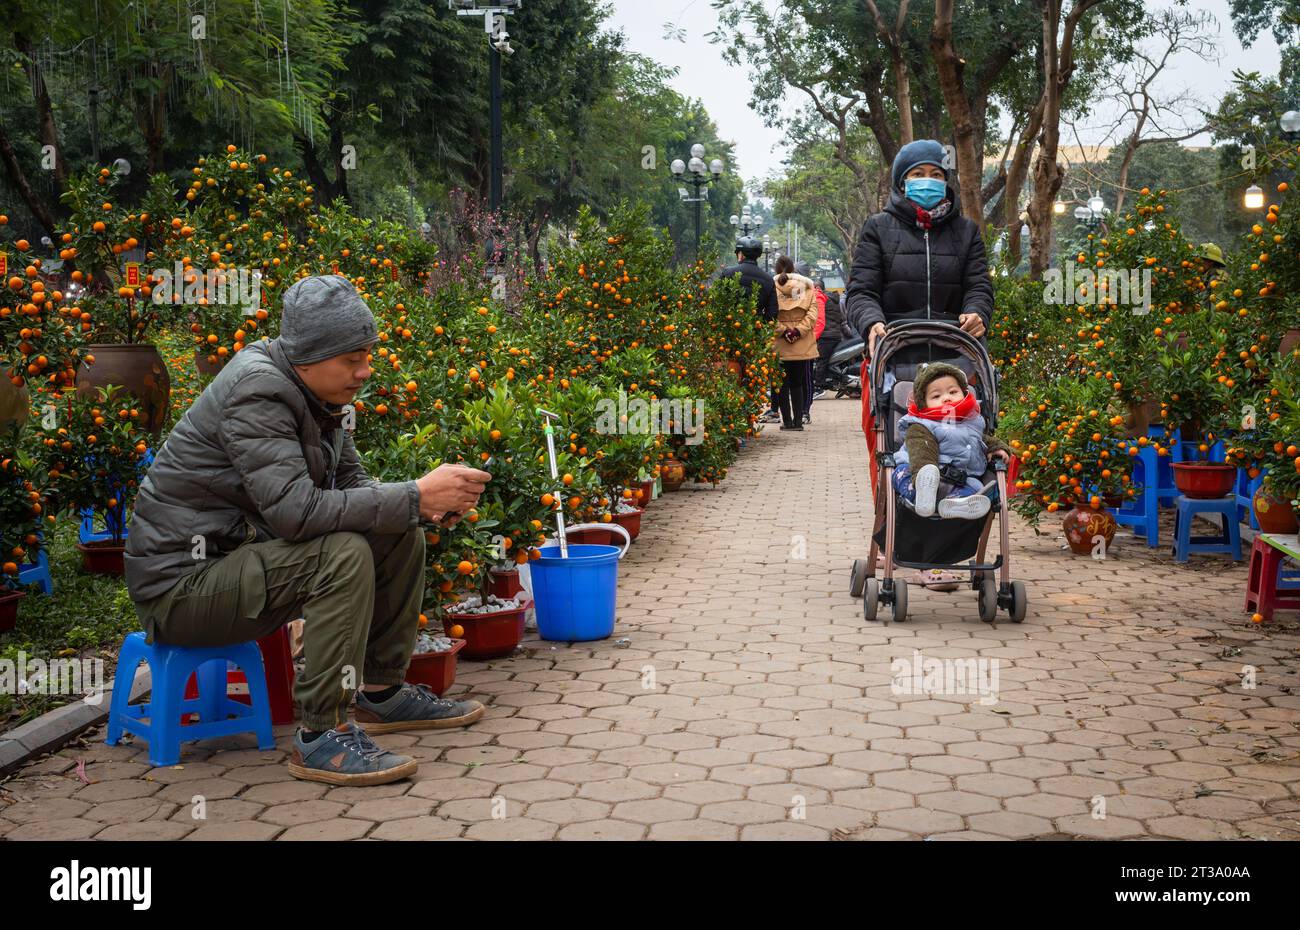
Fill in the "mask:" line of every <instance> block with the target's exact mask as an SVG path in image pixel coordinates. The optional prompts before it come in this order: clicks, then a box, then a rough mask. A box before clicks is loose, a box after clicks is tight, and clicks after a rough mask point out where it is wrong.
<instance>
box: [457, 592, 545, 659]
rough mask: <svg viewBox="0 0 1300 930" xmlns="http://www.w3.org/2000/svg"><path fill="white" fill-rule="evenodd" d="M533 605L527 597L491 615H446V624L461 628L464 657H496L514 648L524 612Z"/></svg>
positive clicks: (519, 636) (522, 624) (517, 640)
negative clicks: (463, 641) (462, 628)
mask: <svg viewBox="0 0 1300 930" xmlns="http://www.w3.org/2000/svg"><path fill="white" fill-rule="evenodd" d="M532 606H533V602H532V600H531V599H527V600H525V601H524V604H523V606H522V607H516V608H514V609H513V610H498V611H497V612H496V613H491V614H448V615H447V620H448V621H449V625H450V624H459V625H460V626H462V627H464V628H465V646H464V649H463V653H464V656H463V657H464V658H466V659H496V658H499V657H500V656H508V655H510V653H512V652H514V651H515V647H516V646H518V645H519V641H520V640H522V639H523V638H524V613H525V612H526V611H527V610H528V608H529V607H532Z"/></svg>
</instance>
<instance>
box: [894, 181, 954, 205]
mask: <svg viewBox="0 0 1300 930" xmlns="http://www.w3.org/2000/svg"><path fill="white" fill-rule="evenodd" d="M947 192H948V183H947V182H946V181H942V180H940V179H939V178H908V179H907V180H906V181H904V182H903V193H904V194H906V195H907V199H908V200H910V201H912V202H913V203H915V204H918V205H919V206H921V207H924V208H925V209H927V210H929V209H931V208H932V207H934V205H935V204H937V203H938V202H939V201H940V200H943V196H944V194H946V193H947Z"/></svg>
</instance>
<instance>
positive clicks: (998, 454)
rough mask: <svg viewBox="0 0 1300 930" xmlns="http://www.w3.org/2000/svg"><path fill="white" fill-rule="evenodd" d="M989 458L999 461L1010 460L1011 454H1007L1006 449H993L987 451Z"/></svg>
mask: <svg viewBox="0 0 1300 930" xmlns="http://www.w3.org/2000/svg"><path fill="white" fill-rule="evenodd" d="M989 458H991V459H997V460H998V461H1000V462H1010V461H1011V456H1010V455H1008V454H1007V450H1006V449H994V450H993V451H992V452H990V453H989Z"/></svg>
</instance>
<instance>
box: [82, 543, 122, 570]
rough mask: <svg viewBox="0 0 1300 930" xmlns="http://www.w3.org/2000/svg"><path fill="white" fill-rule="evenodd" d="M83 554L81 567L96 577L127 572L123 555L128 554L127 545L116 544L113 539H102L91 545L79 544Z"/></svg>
mask: <svg viewBox="0 0 1300 930" xmlns="http://www.w3.org/2000/svg"><path fill="white" fill-rule="evenodd" d="M77 551H79V552H80V553H81V567H82V568H84V569H85V570H86V571H88V572H93V573H94V574H96V575H121V574H122V573H123V572H124V571H125V566H124V565H123V562H122V555H123V553H125V552H126V543H117V544H114V542H113V540H111V539H101V540H97V541H95V542H90V543H77Z"/></svg>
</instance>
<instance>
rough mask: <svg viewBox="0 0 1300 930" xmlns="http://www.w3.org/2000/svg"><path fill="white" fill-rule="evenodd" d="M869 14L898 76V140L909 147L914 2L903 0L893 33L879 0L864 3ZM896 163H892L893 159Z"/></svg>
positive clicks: (896, 85) (911, 133) (895, 98)
mask: <svg viewBox="0 0 1300 930" xmlns="http://www.w3.org/2000/svg"><path fill="white" fill-rule="evenodd" d="M863 2H864V3H865V4H866V7H867V11H868V12H869V13H870V14H871V18H872V20H873V21H874V22H875V24H876V34H877V35H879V36H880V41H881V42H883V43H884V44H885V48H887V49H889V63H890V68H891V70H892V71H893V72H894V103H895V104H896V105H897V106H898V138H899V144H900V145H907V143H909V142H911V141H912V139H913V138H915V136H914V135H913V132H912V78H911V74H910V73H909V72H908V68H907V59H905V58H904V57H903V29H904V27H906V25H907V7H908V4H909V3H910V0H901V2H900V3H899V4H898V18H897V20H896V21H895V23H894V28H893V29H890V28H889V26H888V25H887V24H886V23H885V18H884V17H883V16H882V15H880V9H879V8H878V7H877V6H876V3H875V0H863ZM891 160H892V159H891Z"/></svg>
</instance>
